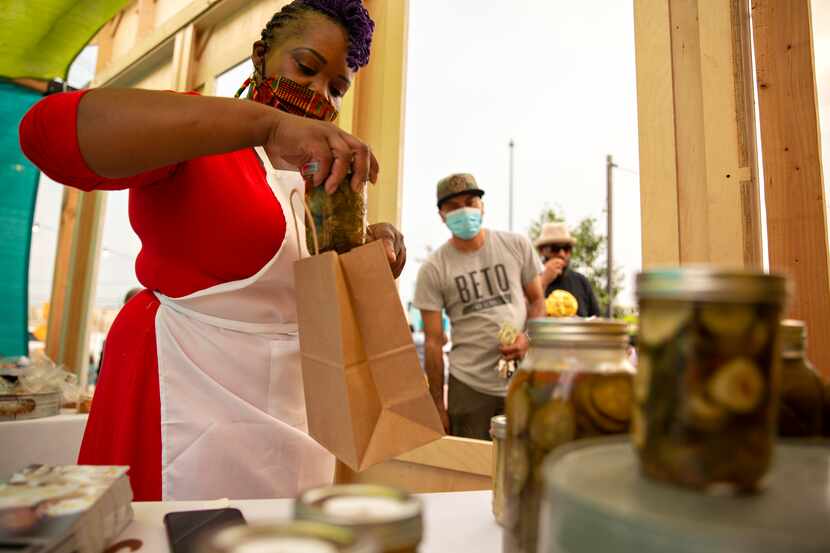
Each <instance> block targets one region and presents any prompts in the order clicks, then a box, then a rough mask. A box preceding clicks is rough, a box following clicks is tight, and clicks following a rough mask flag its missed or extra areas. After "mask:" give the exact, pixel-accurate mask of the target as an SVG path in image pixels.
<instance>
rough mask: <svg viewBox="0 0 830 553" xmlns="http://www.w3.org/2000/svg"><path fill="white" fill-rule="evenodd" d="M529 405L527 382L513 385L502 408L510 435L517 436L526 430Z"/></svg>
mask: <svg viewBox="0 0 830 553" xmlns="http://www.w3.org/2000/svg"><path fill="white" fill-rule="evenodd" d="M530 403H531V402H530V393H529V390H528V383H527V381H525V382H521V383H519V384H516V383H514V385H513V387H512V388H511V390H510V392H508V394H507V400H506V402H505V406H504V411H505V414H506V415H507V429H508V431H509V432H510V433H511V434H512V435H514V436H518V435H519V434H521V433H522V432H524V431H525V430H526V429H527V423H528V420H529V419H530V407H531V404H530Z"/></svg>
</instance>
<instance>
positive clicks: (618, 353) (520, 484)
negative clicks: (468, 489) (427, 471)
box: [503, 318, 634, 553]
mask: <svg viewBox="0 0 830 553" xmlns="http://www.w3.org/2000/svg"><path fill="white" fill-rule="evenodd" d="M528 330H529V334H530V339H531V347H530V350H529V351H528V354H527V356H526V357H525V360H524V361H523V363H522V365H521V367H520V369H519V371H518V372H517V373H516V374H515V375H514V376H513V380H512V382H511V384H510V388H509V390H508V393H507V399H506V404H505V407H506V413H507V440H506V455H507V463H506V472H507V479H506V486H505V488H506V492H507V493H506V502H505V507H506V508H505V515H504V522H503V524H504V526H505V540H504V551H506V552H521V553H536V542H537V537H538V521H539V504H540V501H541V497H542V493H543V488H544V485H543V479H542V472H541V465H542V460H543V459H544V458H545V456H546V455H547V454H548V453H549V452H551V451H553V450H555V449H556V448H557V447H559V446H561V445H563V444H567V443H569V442H572V441H574V440H579V439H582V438H588V437H592V436H601V435H607V434H623V433H626V432H628V429H629V421H630V419H631V413H632V404H633V390H632V382H633V375H634V368H633V367H632V366H631V364H630V363H629V361H628V358H627V355H626V348H627V345H628V336H627V334H626V325H625V324H624V323H622V322H619V321H610V320H606V319H587V320H586V319H554V318H548V319H537V320H533V321H530V322H529V323H528Z"/></svg>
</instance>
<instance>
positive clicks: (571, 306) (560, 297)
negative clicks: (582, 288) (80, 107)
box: [545, 290, 579, 317]
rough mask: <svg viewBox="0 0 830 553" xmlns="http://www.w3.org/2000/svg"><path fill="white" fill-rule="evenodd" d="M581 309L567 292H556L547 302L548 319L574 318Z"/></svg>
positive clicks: (552, 293)
mask: <svg viewBox="0 0 830 553" xmlns="http://www.w3.org/2000/svg"><path fill="white" fill-rule="evenodd" d="M577 309H579V302H577V301H576V298H575V297H574V295H573V294H571V293H570V292H568V291H567V290H554V291H553V292H551V294H550V296H548V299H546V300H545V310H546V311H547V313H548V317H573V316H574V315H576V312H577Z"/></svg>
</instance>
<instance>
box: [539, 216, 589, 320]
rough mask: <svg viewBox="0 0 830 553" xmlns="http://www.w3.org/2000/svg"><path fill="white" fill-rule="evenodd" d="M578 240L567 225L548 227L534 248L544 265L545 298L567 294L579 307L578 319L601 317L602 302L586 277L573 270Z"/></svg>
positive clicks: (545, 226)
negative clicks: (557, 292) (572, 255)
mask: <svg viewBox="0 0 830 553" xmlns="http://www.w3.org/2000/svg"><path fill="white" fill-rule="evenodd" d="M574 244H576V240H574V238H573V237H572V236H571V233H570V232H569V231H568V227H567V226H566V225H565V223H545V224H544V225H542V233H541V234H540V235H539V238H537V239H536V242H535V243H534V245H535V246H536V249H537V251H538V252H539V257H541V258H542V263H544V270H543V271H542V275H541V277H542V287H543V288H544V290H545V297H548V296H549V295H550V294H551V293H552V292H553V291H554V290H566V291H568V292H570V293H571V294H573V295H574V297H575V298H576V301H577V302H578V304H579V307H578V309H577V312H576V314H577V316H578V317H599V316H600V311H599V302H598V301H597V297H596V295H595V294H594V289H593V288H591V283H590V282H589V281H588V279H587V278H585V275H583V274H582V273H579V272H577V271H575V270H574V269H572V268H571V267H570V263H571V254H572V252H573V247H574Z"/></svg>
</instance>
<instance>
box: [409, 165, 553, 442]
mask: <svg viewBox="0 0 830 553" xmlns="http://www.w3.org/2000/svg"><path fill="white" fill-rule="evenodd" d="M483 195H484V191H483V190H481V189H480V188H479V187H478V184H476V181H475V178H473V176H472V175H470V174H466V173H459V174H454V175H450V176H448V177H446V178H444V179H441V180H440V181H439V182H438V198H437V199H438V212H439V215H440V217H441V220H442V221H443V222H444V224H446V225H447V227H449V229H450V232H452V237H451V238H450V240H449V241H448V242H447V243H446V244H444V245H443V246H441V247H440V248H439V249H438V250H436V251H435V252H434V253H433V254H432V255H431V256H430V257H429V259H427V260H426V262H424V264H423V265H422V266H421V270H420V272H419V273H418V283H417V286H416V290H415V299H414V300H413V304H414V305H415V307H417V308H418V309H420V310H421V315H422V318H423V321H424V334H425V335H426V363H425V368H426V372H427V377H428V379H429V389H430V393H431V394H432V398H433V400H434V401H435V405H436V407H437V408H438V412H439V413H440V415H441V419H442V421H443V423H444V426H445V428H446V429H447V430H448V431H449V432H450V434H453V435H455V436H463V437H467V438H476V439H480V440H488V439H490V437H489V430H490V419H491V418H492V417H494V416H496V415H501V414H503V413H504V396H505V393H506V391H507V382H508V381H507V377H508V374H509V371H508V370H504V371H501V370H500V368H502V367H506V366H507V365H506V364H505V363H503V362H502V361H508V362H509V361H517V360H519V359H521V358H522V357H523V356H524V354H525V353H526V352H527V348H528V345H529V341H528V338H527V336H526V335H525V334H524V332H522V331H523V330H524V328H525V323H526V322H527V319H530V318H534V317H543V316H544V313H545V306H544V297H543V296H542V285H541V283H540V280H539V271H540V270H541V264H540V263H539V259H538V258H537V257H536V252H534V251H533V246H532V245H531V244H530V241H529V240H528V239H527V238H525V237H524V236H522V235H519V234H513V233H510V232H501V231H497V230H491V229H485V228H482V226H481V219H482V215H483V213H484V203H483V202H482V200H481V197H482V196H483ZM442 310H446V311H447V314H448V315H449V317H450V323H451V328H452V350H451V351H450V355H449V361H450V362H449V373H450V377H449V383H448V388H449V394H448V399H447V405H446V407H445V405H444V359H443V355H442V346H443V337H444V333H443V329H442V325H441V311H442ZM508 335H510V338H507V336H508ZM502 344H507V345H502Z"/></svg>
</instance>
